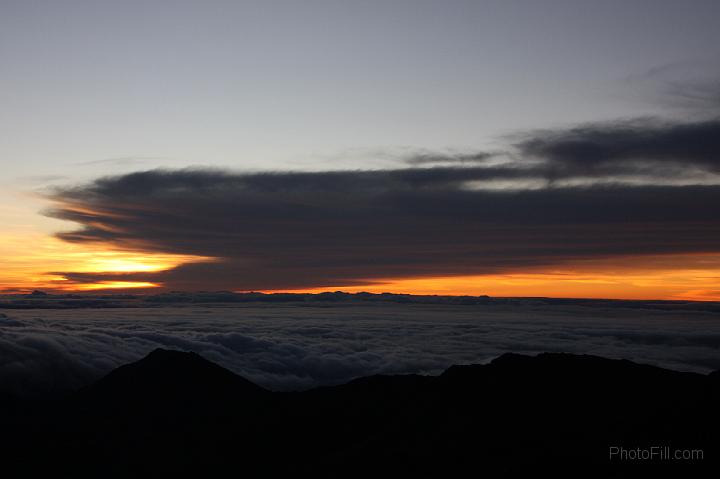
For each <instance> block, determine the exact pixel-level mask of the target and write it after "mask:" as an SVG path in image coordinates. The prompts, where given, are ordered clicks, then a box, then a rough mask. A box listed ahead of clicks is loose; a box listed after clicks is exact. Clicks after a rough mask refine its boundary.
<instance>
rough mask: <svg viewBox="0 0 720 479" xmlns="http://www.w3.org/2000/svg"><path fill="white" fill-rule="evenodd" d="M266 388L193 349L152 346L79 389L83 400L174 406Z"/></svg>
mask: <svg viewBox="0 0 720 479" xmlns="http://www.w3.org/2000/svg"><path fill="white" fill-rule="evenodd" d="M266 394H269V393H268V391H266V390H265V389H263V388H261V387H260V386H257V385H256V384H254V383H252V382H250V381H248V380H247V379H244V378H242V377H240V376H238V375H237V374H235V373H233V372H231V371H229V370H227V369H225V368H223V367H221V366H219V365H217V364H215V363H213V362H210V361H208V360H207V359H205V358H203V357H202V356H200V355H199V354H197V353H194V352H182V351H173V350H167V349H161V348H158V349H155V350H154V351H152V352H151V353H150V354H148V355H147V356H145V357H144V358H143V359H141V360H139V361H137V362H134V363H130V364H126V365H124V366H120V367H119V368H117V369H115V370H113V371H112V372H110V373H109V374H108V375H107V376H105V377H103V378H102V379H100V380H99V381H97V382H96V383H95V384H92V385H90V386H89V387H88V388H86V389H85V390H83V391H81V392H80V394H79V397H80V399H81V400H83V401H85V402H102V403H104V404H107V403H115V404H123V405H130V404H132V405H143V404H154V403H162V404H163V405H164V406H165V407H178V405H183V404H185V403H200V402H206V401H208V400H209V399H212V400H215V401H222V402H229V401H237V400H242V399H256V398H257V397H259V396H263V395H266Z"/></svg>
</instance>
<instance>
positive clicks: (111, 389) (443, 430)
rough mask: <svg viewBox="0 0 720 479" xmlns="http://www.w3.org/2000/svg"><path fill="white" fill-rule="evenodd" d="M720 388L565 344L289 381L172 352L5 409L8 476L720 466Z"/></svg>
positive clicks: (627, 471) (648, 471) (716, 376)
mask: <svg viewBox="0 0 720 479" xmlns="http://www.w3.org/2000/svg"><path fill="white" fill-rule="evenodd" d="M719 400H720V373H717V372H716V373H713V374H711V375H701V374H694V373H682V372H676V371H670V370H666V369H662V368H657V367H652V366H647V365H640V364H636V363H633V362H630V361H625V360H614V359H605V358H601V357H596V356H584V355H582V356H581V355H571V354H558V353H545V354H540V355H538V356H525V355H519V354H505V355H503V356H500V357H499V358H496V359H495V360H493V361H491V362H490V363H489V364H483V365H462V366H452V367H450V368H449V369H447V370H446V371H445V372H444V373H443V374H441V375H440V376H434V377H433V376H418V375H404V376H371V377H366V378H358V379H356V380H353V381H351V382H349V383H347V384H344V385H339V386H333V387H322V388H317V389H314V390H310V391H304V392H293V393H278V392H271V391H267V390H265V389H263V388H261V387H259V386H257V385H255V384H253V383H252V382H250V381H248V380H246V379H244V378H242V377H240V376H238V375H236V374H235V373H233V372H231V371H229V370H227V369H224V368H222V367H221V366H218V365H217V364H214V363H212V362H210V361H207V360H206V359H204V358H203V357H201V356H200V355H198V354H196V353H191V352H181V351H169V350H163V349H158V350H155V351H153V352H151V353H150V354H149V355H147V356H146V357H145V358H143V359H141V360H139V361H137V362H135V363H131V364H128V365H125V366H122V367H120V368H118V369H116V370H114V371H112V372H111V373H110V374H108V375H107V376H105V377H104V378H102V379H100V380H99V381H97V382H96V383H95V384H93V385H91V386H90V387H87V388H85V389H83V390H81V391H79V392H78V393H77V394H76V395H74V396H72V397H71V398H68V399H66V400H62V401H38V402H36V403H25V404H23V405H22V406H21V407H18V406H17V405H15V407H6V408H3V409H2V413H0V421H2V423H1V424H0V425H2V427H3V435H2V440H1V443H0V447H1V450H2V451H3V454H4V455H3V467H4V470H5V471H7V473H8V474H9V476H8V477H38V475H39V476H43V477H44V476H55V477H71V476H72V477H104V478H105V477H202V478H206V477H227V475H228V474H230V475H233V476H234V475H237V476H242V477H288V476H296V477H327V478H336V477H342V478H345V477H349V478H367V477H423V478H445V477H528V476H533V475H537V474H544V475H549V476H551V477H573V478H575V477H595V478H600V477H603V478H604V477H628V478H629V477H633V478H634V477H654V478H657V477H714V475H715V474H716V473H717V466H718V451H719V450H720V448H719V447H718V446H719V444H720V440H719V438H718V431H720V417H719V415H718V407H717V405H718V404H719V402H718V401H719ZM611 447H618V448H619V447H623V448H625V449H628V450H629V449H637V448H651V447H669V448H673V450H675V449H679V450H701V451H702V454H703V457H702V458H696V459H695V460H662V459H658V458H655V459H653V460H650V459H648V460H636V461H630V460H619V459H617V458H615V459H611V458H610V455H609V451H610V448H611ZM39 457H41V458H43V459H42V460H37V458H39Z"/></svg>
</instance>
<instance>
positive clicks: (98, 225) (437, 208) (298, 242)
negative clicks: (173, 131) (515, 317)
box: [49, 119, 720, 290]
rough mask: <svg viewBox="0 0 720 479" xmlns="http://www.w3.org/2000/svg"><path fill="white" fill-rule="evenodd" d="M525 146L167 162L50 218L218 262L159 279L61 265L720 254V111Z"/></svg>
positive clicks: (310, 269)
mask: <svg viewBox="0 0 720 479" xmlns="http://www.w3.org/2000/svg"><path fill="white" fill-rule="evenodd" d="M514 141H515V143H514V144H513V145H512V148H511V150H509V151H508V152H506V153H505V154H504V155H505V156H504V158H505V160H502V155H500V157H501V158H500V160H499V161H497V160H496V161H490V160H493V158H496V159H497V158H498V154H496V153H493V154H484V153H476V154H463V155H459V156H458V157H456V158H455V157H452V156H442V155H439V156H432V155H428V154H425V155H422V156H421V157H419V158H413V159H411V160H410V162H411V163H415V164H417V165H422V167H419V168H406V169H396V170H381V171H330V172H304V173H302V172H279V173H252V174H243V173H233V172H227V171H219V170H207V169H195V170H179V171H166V170H156V171H147V172H140V173H134V174H129V175H124V176H116V177H108V178H103V179H99V180H97V181H95V182H93V183H91V184H88V185H84V186H80V187H76V188H68V189H63V190H59V191H56V192H55V194H54V195H53V196H52V199H53V200H54V201H55V203H56V204H55V208H54V209H52V211H50V212H49V214H50V215H51V216H53V217H56V218H60V219H64V220H70V221H74V222H77V223H79V224H81V225H82V227H81V228H80V229H78V230H75V231H71V232H65V233H62V234H60V237H61V238H62V239H64V240H67V241H71V242H92V241H98V242H102V243H106V244H108V245H112V246H113V247H120V248H127V249H134V250H142V251H151V252H153V251H157V252H165V253H181V254H190V255H199V256H209V257H214V258H217V260H216V261H215V262H210V263H196V264H186V265H182V266H180V267H178V268H176V269H173V270H171V271H167V272H162V273H157V274H136V275H102V274H100V275H98V274H80V273H73V272H60V273H61V274H64V275H65V276H66V277H67V278H69V279H71V280H73V281H77V282H86V281H97V280H103V279H105V280H112V279H115V280H118V279H121V280H142V281H156V282H163V283H164V284H165V285H166V286H167V287H168V288H170V289H248V290H249V289H284V288H301V287H316V286H330V285H332V286H344V285H353V284H367V283H368V282H369V281H370V280H373V279H380V280H381V279H383V278H394V277H417V276H432V275H460V274H485V273H495V272H507V271H516V270H523V269H524V268H525V269H526V268H528V267H533V266H544V265H555V264H561V263H563V262H567V261H573V260H578V259H588V258H607V257H615V256H625V255H642V254H668V253H698V252H701V253H708V252H717V251H718V249H719V248H718V245H719V244H720V209H719V208H718V207H717V205H720V186H718V185H719V184H720V179H719V177H718V174H719V173H720V154H719V153H720V120H708V121H703V122H696V123H668V122H662V121H659V120H653V119H645V120H633V121H625V122H616V123H612V124H594V125H587V126H581V127H577V128H572V129H568V130H562V131H550V132H536V133H533V134H526V135H522V136H518V137H516V139H515V140H514ZM454 160H456V162H455V163H453V161H454ZM503 161H504V162H503ZM433 162H435V163H437V165H438V166H435V167H432V164H433Z"/></svg>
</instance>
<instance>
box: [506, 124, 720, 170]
mask: <svg viewBox="0 0 720 479" xmlns="http://www.w3.org/2000/svg"><path fill="white" fill-rule="evenodd" d="M524 136H525V137H524V138H523V139H522V140H521V141H519V142H518V143H517V144H516V147H517V148H518V149H519V150H520V152H521V153H522V154H523V155H524V156H529V157H537V158H540V159H543V160H545V161H547V169H548V173H549V174H550V175H552V176H553V177H560V178H564V177H569V176H578V175H587V176H590V177H603V176H606V177H607V176H612V175H618V174H638V173H645V174H646V175H648V176H650V177H652V176H658V175H660V176H661V175H662V174H663V172H662V171H658V170H661V169H665V170H666V173H665V174H667V173H668V172H669V173H670V174H678V172H680V173H682V170H683V169H688V168H698V169H701V170H703V171H706V172H713V173H717V172H720V119H712V120H707V121H699V122H693V123H677V122H667V121H661V120H657V119H636V120H628V121H618V122H611V123H600V124H589V125H585V126H578V127H575V128H570V129H567V130H559V131H541V132H534V133H531V134H528V135H524Z"/></svg>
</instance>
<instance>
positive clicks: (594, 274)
mask: <svg viewBox="0 0 720 479" xmlns="http://www.w3.org/2000/svg"><path fill="white" fill-rule="evenodd" d="M718 18H720V4H718V2H716V1H713V0H695V1H685V2H677V1H665V0H652V1H651V0H643V1H641V0H624V1H614V0H606V1H583V0H573V1H560V0H536V1H509V0H505V1H480V0H476V1H464V0H456V1H452V0H446V1H442V2H441V1H423V0H415V1H400V0H384V1H365V2H350V1H340V0H336V1H307V2H296V1H239V0H238V1H213V0H207V1H202V2H200V1H183V0H176V1H159V0H144V1H134V0H128V1H124V2H109V1H65V0H56V1H10V0H0V65H1V70H0V71H1V72H2V75H0V95H1V97H2V105H3V108H2V109H1V111H0V131H2V132H3V134H2V140H1V141H0V166H2V172H3V174H2V175H1V176H0V224H2V225H3V228H2V230H0V290H4V291H8V292H11V291H30V290H33V289H44V290H48V291H51V290H57V291H74V290H82V291H94V290H104V289H108V288H112V289H117V290H123V289H130V288H138V289H139V290H148V291H152V290H159V289H192V290H207V289H223V290H238V291H241V290H263V291H277V290H292V291H296V290H300V291H324V290H335V289H343V290H347V291H361V290H366V291H375V292H379V291H393V292H412V293H429V294H432V293H439V294H490V295H497V296H566V297H611V298H660V299H693V300H720V246H718V245H720V241H718V240H720V214H718V213H717V211H716V209H717V208H715V207H714V206H715V205H717V204H718V200H719V199H720V198H719V196H720V176H719V172H720V140H719V138H720V121H719V120H718V118H719V117H720V29H718V28H717V23H718V22H717V19H718Z"/></svg>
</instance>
